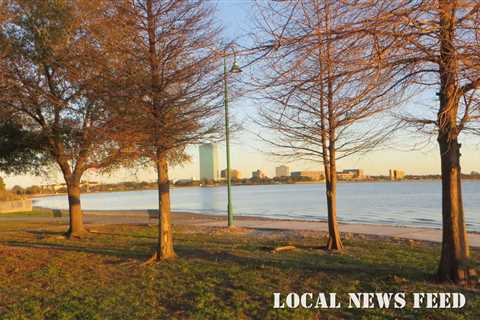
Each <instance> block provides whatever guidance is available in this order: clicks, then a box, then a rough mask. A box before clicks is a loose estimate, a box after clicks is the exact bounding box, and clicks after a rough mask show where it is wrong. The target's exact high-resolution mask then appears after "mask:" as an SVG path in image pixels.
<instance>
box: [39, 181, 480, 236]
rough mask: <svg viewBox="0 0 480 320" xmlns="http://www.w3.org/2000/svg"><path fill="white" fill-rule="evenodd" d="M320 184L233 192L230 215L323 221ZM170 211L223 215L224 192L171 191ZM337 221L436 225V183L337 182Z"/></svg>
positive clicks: (470, 221)
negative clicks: (233, 210) (233, 213)
mask: <svg viewBox="0 0 480 320" xmlns="http://www.w3.org/2000/svg"><path fill="white" fill-rule="evenodd" d="M324 192H325V185H324V184H295V185H256V186H235V187H233V203H234V209H235V214H237V215H243V216H259V217H268V218H276V219H297V220H325V219H326V203H325V197H324ZM171 195H172V210H174V211H184V212H196V213H208V214H218V215H222V214H226V209H225V203H226V190H225V187H204V188H202V187H191V188H173V189H172V190H171ZM463 197H464V204H465V217H466V223H467V228H468V230H469V231H476V232H480V182H479V181H465V182H463ZM156 201H157V191H156V190H144V191H129V192H109V193H107V192H101V193H90V194H84V195H82V207H83V209H84V210H144V209H155V208H156V207H157V203H156ZM34 205H35V206H41V207H47V208H52V209H67V208H68V202H67V197H66V196H65V195H58V196H49V197H44V198H38V199H35V200H34ZM338 219H339V221H340V222H345V223H372V224H388V225H401V226H415V227H431V228H439V227H440V226H441V185H440V181H415V182H414V181H406V182H395V183H389V182H385V183H340V184H339V185H338Z"/></svg>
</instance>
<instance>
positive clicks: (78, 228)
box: [67, 179, 86, 237]
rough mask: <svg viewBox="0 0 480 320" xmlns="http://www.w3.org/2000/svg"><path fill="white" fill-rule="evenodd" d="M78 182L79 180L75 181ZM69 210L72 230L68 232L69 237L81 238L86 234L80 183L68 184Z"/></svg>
mask: <svg viewBox="0 0 480 320" xmlns="http://www.w3.org/2000/svg"><path fill="white" fill-rule="evenodd" d="M74 180H77V179H74ZM67 192H68V208H69V213H70V228H69V229H68V231H67V236H68V237H75V236H80V235H82V234H83V233H85V232H86V230H85V227H84V225H83V213H82V208H81V205H80V182H79V181H73V182H68V183H67Z"/></svg>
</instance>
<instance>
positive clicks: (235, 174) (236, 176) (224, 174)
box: [220, 169, 242, 179]
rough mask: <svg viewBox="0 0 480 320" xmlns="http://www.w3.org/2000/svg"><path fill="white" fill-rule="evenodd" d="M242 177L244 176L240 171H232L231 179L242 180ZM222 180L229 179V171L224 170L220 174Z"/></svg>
mask: <svg viewBox="0 0 480 320" xmlns="http://www.w3.org/2000/svg"><path fill="white" fill-rule="evenodd" d="M241 177H242V174H241V173H240V171H238V170H236V169H230V178H231V179H240V178H241ZM220 178H222V179H227V169H223V170H222V171H221V172H220Z"/></svg>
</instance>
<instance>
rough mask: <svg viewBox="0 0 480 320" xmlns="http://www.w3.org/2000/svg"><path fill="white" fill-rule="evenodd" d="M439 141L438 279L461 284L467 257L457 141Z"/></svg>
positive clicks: (465, 269) (463, 278)
mask: <svg viewBox="0 0 480 320" xmlns="http://www.w3.org/2000/svg"><path fill="white" fill-rule="evenodd" d="M438 142H439V145H440V156H441V163H442V218H443V239H442V254H441V258H440V265H439V267H438V274H437V276H438V279H439V280H440V281H453V282H456V283H460V282H463V281H465V280H466V279H467V278H468V273H469V268H468V266H467V261H468V257H469V255H470V252H469V248H468V244H467V234H466V230H465V222H464V216H463V215H464V213H463V203H462V187H461V168H460V144H459V143H458V141H457V139H454V140H450V141H448V140H447V139H446V138H445V137H444V136H440V137H439V139H438Z"/></svg>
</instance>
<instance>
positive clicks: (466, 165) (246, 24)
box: [4, 0, 480, 188]
mask: <svg viewBox="0 0 480 320" xmlns="http://www.w3.org/2000/svg"><path fill="white" fill-rule="evenodd" d="M215 3H216V5H217V13H216V14H217V18H218V19H219V22H220V23H222V24H223V26H224V38H225V40H226V42H228V41H232V40H236V41H239V42H240V41H243V40H244V38H242V35H244V34H245V33H248V31H250V30H251V29H252V22H251V21H252V20H251V17H252V15H253V13H254V10H253V1H248V0H218V1H215ZM239 60H240V61H239V62H240V64H241V62H242V61H241V59H239ZM431 95H432V93H431V92H430V93H427V94H426V95H424V96H421V97H419V98H418V99H417V100H415V101H412V102H410V105H409V106H406V107H408V108H410V109H415V108H418V107H419V106H421V107H424V106H423V102H424V101H423V100H432V99H431V98H429V96H431ZM257 107H258V106H257V103H256V102H255V101H254V100H252V99H248V98H247V97H245V98H241V99H238V100H234V101H232V103H231V105H230V114H231V115H232V118H233V119H235V120H236V121H237V122H240V123H242V125H243V126H244V130H242V131H241V132H237V133H235V134H233V136H232V137H231V157H232V160H231V161H232V168H235V169H238V170H240V172H241V173H242V176H243V177H250V176H251V172H252V171H254V170H257V169H261V170H263V171H264V172H265V173H266V174H267V175H268V176H274V172H275V167H276V166H278V165H280V164H287V165H288V166H290V168H291V170H292V171H296V170H322V165H321V163H314V162H306V161H297V162H291V163H289V162H288V161H287V160H286V159H278V158H275V157H272V156H270V155H269V152H270V151H272V149H271V146H269V145H267V144H265V143H263V142H261V141H260V140H259V138H258V137H257V134H258V133H259V132H261V133H262V134H273V133H264V132H263V131H264V130H265V129H263V128H259V127H257V126H256V125H255V124H253V123H252V121H251V117H252V115H255V113H256V112H257ZM425 140H426V137H424V136H421V135H419V134H417V133H411V132H402V133H400V134H399V136H398V137H397V138H396V139H395V141H393V142H392V143H390V144H389V146H388V147H384V148H383V149H381V150H377V151H374V152H370V153H368V154H365V155H357V156H352V157H350V158H348V159H344V160H341V161H339V163H338V169H339V170H343V169H347V168H361V169H363V170H364V171H365V173H366V174H370V175H380V174H384V175H386V174H387V173H388V170H389V169H402V170H405V171H406V172H407V174H439V173H440V157H439V152H438V147H437V144H436V141H435V139H431V140H430V141H429V143H423V142H424V141H425ZM461 142H462V143H463V147H462V170H463V172H466V173H469V172H471V171H474V170H475V171H480V140H479V139H478V138H473V137H463V138H462V141H461ZM417 144H420V145H422V147H421V148H419V147H416V148H414V146H415V145H417ZM188 153H189V154H190V156H191V158H192V161H191V162H190V163H186V164H184V165H183V166H178V167H174V168H171V174H170V177H171V178H172V179H174V180H176V179H183V178H196V179H198V177H199V159H198V156H199V155H198V146H192V147H190V148H188ZM224 155H225V146H224V144H220V145H219V156H220V159H219V160H220V169H223V168H225V156H224ZM4 179H5V182H6V184H7V187H9V188H11V187H13V186H14V185H21V186H30V185H34V184H37V185H41V184H50V183H56V182H63V181H62V177H61V175H60V174H59V173H58V171H57V170H56V169H52V170H51V171H50V172H49V174H48V175H46V176H41V177H33V176H29V175H25V176H9V177H4ZM87 179H88V180H96V181H100V182H105V183H109V182H120V181H153V180H154V179H155V172H154V171H153V170H152V169H145V170H119V171H116V172H113V173H112V174H110V175H108V176H98V175H97V174H94V173H93V174H92V173H87V174H86V175H85V177H84V180H87Z"/></svg>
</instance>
